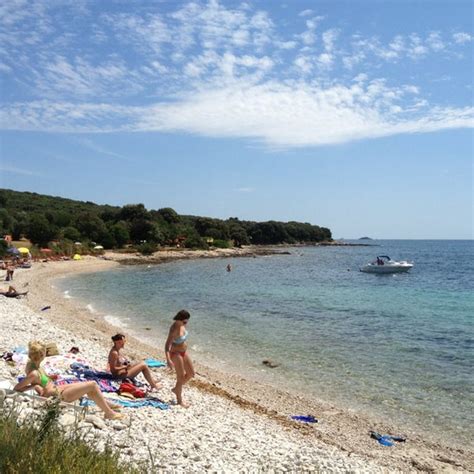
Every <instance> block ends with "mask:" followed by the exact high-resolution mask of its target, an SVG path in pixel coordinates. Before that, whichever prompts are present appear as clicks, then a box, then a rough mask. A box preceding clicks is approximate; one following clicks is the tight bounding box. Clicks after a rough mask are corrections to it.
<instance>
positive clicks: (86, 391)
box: [14, 341, 124, 420]
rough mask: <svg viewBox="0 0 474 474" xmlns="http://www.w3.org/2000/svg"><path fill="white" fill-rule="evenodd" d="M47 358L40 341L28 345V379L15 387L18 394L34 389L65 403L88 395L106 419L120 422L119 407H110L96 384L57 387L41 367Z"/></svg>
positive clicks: (41, 394) (44, 348)
mask: <svg viewBox="0 0 474 474" xmlns="http://www.w3.org/2000/svg"><path fill="white" fill-rule="evenodd" d="M45 357H46V347H45V345H44V344H43V343H41V342H39V341H33V342H30V343H29V344H28V362H27V364H26V377H25V378H24V379H23V380H22V381H21V382H19V383H17V384H16V385H15V387H14V390H17V391H18V392H24V391H26V390H30V389H32V388H33V389H34V390H35V391H36V393H38V394H39V395H40V396H42V397H54V396H56V397H59V399H60V400H61V401H63V402H68V403H69V402H74V401H76V400H79V398H81V397H83V396H84V395H87V396H88V397H89V398H90V399H91V400H93V401H94V402H95V403H96V404H97V406H98V407H99V408H100V409H101V410H102V411H103V412H104V418H105V419H108V420H118V419H120V418H123V417H124V415H122V414H121V413H117V412H115V411H113V410H112V408H118V406H117V405H109V404H108V403H107V402H106V400H105V398H104V397H103V395H102V392H101V391H100V390H99V386H98V385H97V384H96V383H95V382H76V383H72V384H69V385H62V386H60V387H57V386H55V385H54V383H53V381H52V379H51V377H48V375H46V373H45V372H44V370H43V369H42V368H41V367H40V365H41V362H42V361H43V359H44V358H45Z"/></svg>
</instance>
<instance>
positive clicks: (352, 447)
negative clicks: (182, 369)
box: [15, 249, 474, 471]
mask: <svg viewBox="0 0 474 474" xmlns="http://www.w3.org/2000/svg"><path fill="white" fill-rule="evenodd" d="M237 250H240V249H237ZM265 251H266V250H265ZM202 252H204V251H202ZM244 252H245V253H244ZM269 252H271V253H282V252H278V250H277V249H270V250H269ZM271 253H266V254H263V253H262V254H260V255H268V254H271ZM238 255H239V256H247V257H254V256H255V257H257V256H259V255H256V254H255V253H254V252H253V251H252V250H249V249H245V250H244V251H243V252H240V253H239V252H229V251H218V252H217V253H216V254H209V252H207V253H204V254H201V255H200V254H199V253H190V252H189V251H179V252H174V253H173V252H169V253H166V254H163V255H161V256H160V258H158V259H157V258H156V256H155V257H154V258H153V257H152V258H150V257H143V258H142V257H137V259H138V261H139V262H140V263H142V264H157V263H161V262H165V261H170V260H175V259H183V258H184V259H188V258H215V257H230V256H232V257H234V256H238ZM106 257H107V259H100V258H95V257H86V258H85V259H83V260H81V261H77V262H76V261H75V262H72V261H64V262H47V263H37V264H35V265H34V266H33V268H32V269H31V270H25V271H19V272H17V273H16V274H15V285H17V286H18V287H19V288H21V287H22V286H23V285H25V284H26V283H28V289H29V295H28V298H27V299H25V300H23V302H24V303H26V304H27V305H28V306H29V307H30V308H31V309H32V310H33V311H35V312H38V311H39V310H40V309H41V308H43V307H45V306H51V309H49V310H47V311H46V312H44V316H45V317H46V318H47V319H48V320H49V321H50V322H51V323H52V324H54V325H56V326H58V327H61V328H67V329H68V330H70V331H72V332H74V333H77V334H88V336H89V338H90V339H92V340H94V341H95V343H97V344H98V345H100V346H102V347H103V350H104V358H105V354H106V353H107V352H106V351H107V350H108V348H109V347H110V342H109V341H110V336H111V335H112V334H113V333H114V332H117V331H119V330H121V329H122V328H119V327H114V326H113V325H111V324H109V323H107V322H106V321H105V320H103V319H102V318H101V317H100V316H99V315H94V314H91V313H90V312H88V311H87V310H86V309H85V307H84V304H83V302H79V301H77V300H72V299H66V298H64V295H61V294H60V293H59V292H58V291H57V290H56V289H55V288H54V287H53V286H52V285H54V280H55V279H57V278H62V277H65V276H67V275H70V274H76V273H79V272H85V273H87V272H89V273H90V272H96V271H107V270H111V269H114V268H118V266H119V262H120V263H126V264H127V263H130V262H127V257H125V258H123V255H120V256H117V254H113V253H108V254H107V256H106ZM134 263H137V262H134ZM129 339H130V341H129V347H128V350H127V353H128V354H129V355H130V356H131V357H133V358H136V359H142V358H144V357H149V356H153V357H156V358H160V359H163V352H162V350H161V348H160V349H159V350H157V349H156V348H154V347H151V346H149V345H148V344H146V343H145V342H143V341H141V340H138V339H135V338H129ZM26 342H27V341H25V343H26ZM196 362H197V363H196V369H197V373H198V374H199V375H198V376H197V377H196V379H195V380H193V381H192V383H191V386H192V387H194V388H197V389H199V390H200V391H201V392H203V393H207V394H212V395H217V396H218V397H220V398H221V399H223V400H227V401H228V402H231V403H232V404H234V405H236V406H237V407H240V408H241V409H243V410H246V411H250V412H252V413H254V414H256V415H257V416H263V417H266V418H269V419H271V420H273V421H274V422H276V423H277V424H278V425H279V426H280V427H281V428H282V429H284V430H288V431H291V432H298V433H300V434H301V435H303V436H305V437H308V439H311V440H314V442H317V443H322V444H323V445H325V446H326V447H327V450H328V451H331V450H336V451H338V452H345V453H349V454H350V455H357V456H359V457H361V458H363V459H366V460H367V463H368V465H369V464H370V465H371V464H372V463H375V464H376V465H377V466H380V468H381V469H390V470H402V471H406V470H430V471H446V470H448V471H449V470H470V469H473V468H474V465H473V463H472V453H470V452H468V451H467V450H463V449H456V448H453V447H449V446H445V445H443V444H441V443H436V442H432V441H427V440H426V439H424V438H423V436H422V435H420V434H418V433H415V432H412V431H408V432H407V431H406V430H405V431H403V432H401V431H400V430H401V427H399V426H394V425H391V424H387V423H383V422H382V421H381V420H377V419H375V418H372V417H369V416H367V415H365V414H364V415H362V414H360V413H357V412H355V411H352V410H343V409H341V408H340V407H337V406H335V405H333V404H331V403H324V402H321V401H318V400H313V399H306V398H304V397H303V396H297V395H295V394H290V393H288V392H285V391H280V390H277V389H276V388H274V387H269V386H267V385H264V384H258V383H256V382H253V381H252V382H250V381H248V380H246V379H245V378H244V377H241V376H239V375H236V374H228V373H223V372H220V371H218V370H215V369H213V368H210V367H205V366H203V365H201V364H199V361H196ZM169 376H170V375H168V377H169ZM296 413H300V414H301V413H304V414H308V413H311V414H314V416H316V417H317V418H318V419H320V423H318V424H317V425H315V426H308V425H305V424H302V423H296V422H294V421H292V420H290V418H289V415H290V414H296ZM209 429H210V430H211V429H212V427H210V428H209ZM372 429H375V430H376V431H379V432H384V433H390V432H391V433H403V434H404V435H406V436H407V438H408V442H407V443H404V444H403V445H398V446H397V448H396V449H386V448H383V447H380V446H379V445H378V444H377V443H376V442H375V441H374V440H373V439H371V438H370V437H369V436H368V432H369V431H370V430H372ZM368 470H371V469H370V468H369V469H368Z"/></svg>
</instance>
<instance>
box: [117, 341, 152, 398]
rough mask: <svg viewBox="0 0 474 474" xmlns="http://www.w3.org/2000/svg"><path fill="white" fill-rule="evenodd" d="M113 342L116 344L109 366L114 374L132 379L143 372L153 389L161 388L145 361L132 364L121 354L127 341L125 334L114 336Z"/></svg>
mask: <svg viewBox="0 0 474 474" xmlns="http://www.w3.org/2000/svg"><path fill="white" fill-rule="evenodd" d="M112 342H113V343H114V345H113V347H112V349H110V352H109V368H110V372H111V373H112V375H115V376H116V377H119V378H121V379H132V378H134V377H136V376H137V375H138V374H141V373H142V374H143V376H144V377H145V379H146V381H147V382H148V383H149V384H150V385H151V388H152V390H159V389H160V388H161V385H160V384H158V383H157V382H156V381H155V380H154V378H153V375H152V373H151V370H150V369H149V367H148V366H147V365H146V363H145V362H137V363H135V364H132V363H130V361H129V360H127V359H126V358H125V357H123V356H122V355H121V354H120V351H121V349H123V348H124V346H125V342H126V339H125V336H124V335H123V334H115V336H112Z"/></svg>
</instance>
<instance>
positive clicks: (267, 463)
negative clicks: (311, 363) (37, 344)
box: [0, 254, 474, 472]
mask: <svg viewBox="0 0 474 474" xmlns="http://www.w3.org/2000/svg"><path fill="white" fill-rule="evenodd" d="M202 256H203V257H215V256H219V255H202ZM175 257H176V256H173V255H167V256H166V259H168V260H169V259H172V258H175ZM108 258H109V260H104V259H98V258H95V257H87V258H85V259H83V260H81V261H77V262H73V261H62V262H46V263H35V264H34V265H33V267H32V268H31V269H19V270H18V271H17V272H16V273H15V281H14V285H15V286H16V287H17V288H18V289H23V288H25V289H28V291H29V293H28V296H27V297H25V298H22V299H10V298H4V297H2V298H1V299H0V354H1V353H3V352H5V351H10V350H12V348H14V347H17V346H25V347H26V346H27V344H28V341H30V340H33V339H39V340H43V341H48V342H49V341H54V342H55V343H56V344H57V346H58V348H59V351H60V353H66V352H67V351H68V350H69V348H70V347H71V346H77V347H79V348H80V351H81V355H82V356H83V357H85V358H86V359H87V360H88V361H90V363H91V364H92V365H93V366H94V367H95V368H97V369H101V370H104V369H105V364H106V358H107V353H108V349H109V348H110V336H111V335H112V334H114V333H115V332H117V331H119V330H121V329H122V328H117V327H114V326H112V325H110V324H108V323H107V322H106V321H105V320H104V319H103V318H101V317H100V315H95V314H94V315H91V313H90V312H88V311H87V310H86V309H85V307H84V306H83V304H82V303H81V302H79V301H76V300H71V299H65V298H64V297H63V295H62V294H60V293H59V292H57V291H56V290H55V288H54V280H55V279H57V278H60V277H61V276H63V275H67V274H69V273H71V272H95V271H107V270H108V269H111V268H114V267H115V266H116V265H119V263H118V262H117V261H116V256H115V255H113V254H110V255H109V256H108ZM178 258H182V254H180V256H179V257H178ZM184 258H190V257H189V256H186V257H184ZM143 263H147V262H146V261H143ZM152 263H159V262H157V261H156V259H155V260H153V261H152ZM5 285H6V283H5ZM46 306H50V308H49V309H48V310H46V311H40V310H41V308H44V307H46ZM126 354H127V355H128V356H129V357H130V358H131V359H135V360H143V359H144V358H146V357H155V358H157V359H160V360H163V352H162V348H156V347H150V346H148V345H147V344H146V343H145V342H144V341H140V340H136V339H133V338H129V343H128V345H127V348H126ZM191 356H192V354H191ZM195 362H196V371H197V376H196V379H195V380H193V381H192V383H191V384H190V385H189V386H186V387H185V395H186V399H187V400H188V401H189V402H190V404H191V407H190V408H188V409H185V408H182V407H180V406H176V405H173V404H172V401H173V393H172V392H171V388H172V387H173V385H174V374H173V373H171V372H169V371H168V370H167V369H166V368H159V369H154V372H155V376H156V377H157V378H159V379H160V381H161V382H162V384H163V385H164V387H163V389H162V390H161V391H160V398H161V399H162V400H163V401H165V402H167V403H170V408H169V409H167V410H160V409H156V408H150V407H143V408H130V409H128V408H125V409H124V410H123V413H125V414H126V418H125V421H124V420H119V421H105V420H103V418H102V417H101V416H100V414H94V409H91V408H89V409H88V413H87V415H86V416H85V418H84V419H82V420H80V421H79V422H78V423H77V420H76V417H75V416H74V415H73V413H72V410H71V409H70V408H68V407H64V408H63V409H62V415H61V424H62V425H63V426H64V427H65V429H66V430H67V429H68V427H72V426H74V427H75V429H83V430H85V431H87V435H86V439H88V440H89V441H90V442H91V445H93V446H94V447H96V448H97V449H103V447H105V445H106V443H111V444H112V446H113V447H115V448H116V449H117V450H118V451H119V453H120V456H121V458H123V460H126V461H130V462H132V463H134V464H136V465H138V466H141V467H142V468H143V472H150V471H152V470H153V469H156V470H160V471H165V472H166V471H178V472H203V471H210V472H260V471H264V472H287V471H297V472H319V471H321V472H394V471H399V472H410V471H411V472H414V471H430V472H467V471H472V470H474V462H473V458H474V455H473V452H472V451H469V450H468V449H466V450H463V449H459V448H455V447H450V446H445V445H442V444H441V443H436V442H433V441H429V442H428V441H426V440H425V439H424V437H423V435H422V434H421V433H414V432H407V431H404V430H403V427H400V426H390V425H387V424H384V423H383V421H381V420H377V419H373V418H370V417H368V416H367V415H362V414H359V413H357V412H355V411H350V410H342V409H340V408H339V407H337V406H334V405H331V404H328V403H323V402H321V401H319V400H309V399H308V400H307V399H305V398H304V397H303V396H300V397H297V396H295V395H292V394H289V393H286V392H284V391H279V390H278V389H276V388H274V387H269V386H265V385H263V384H262V385H259V384H256V383H255V382H249V381H246V380H245V379H244V378H242V377H240V376H236V375H235V374H230V373H220V372H218V371H216V370H215V369H212V368H210V367H204V366H202V365H200V364H199V361H198V360H197V361H195ZM18 375H19V370H18V368H17V367H14V366H11V365H8V364H6V363H5V362H4V361H3V360H0V380H11V381H14V380H16V377H17V376H18ZM18 398H19V400H20V401H21V403H22V405H24V407H23V409H22V411H21V416H22V417H24V418H26V417H27V416H28V413H29V412H30V411H34V410H38V407H37V406H33V402H32V401H31V400H30V399H28V398H27V397H22V396H21V395H20V396H19V397H18ZM5 403H12V401H11V400H10V401H9V399H8V398H7V399H6V401H5ZM292 414H304V415H306V414H312V415H314V416H315V417H316V418H318V420H319V422H318V423H315V424H304V423H301V422H297V421H293V420H291V418H290V415H292ZM70 429H72V428H70ZM371 429H373V430H376V431H378V432H384V433H390V432H392V433H393V432H396V433H403V434H404V435H405V436H406V437H407V442H405V443H400V444H397V446H395V447H392V448H387V447H384V446H381V445H379V444H378V443H377V442H376V441H375V440H373V439H371V438H370V436H369V435H368V432H369V431H370V430H371Z"/></svg>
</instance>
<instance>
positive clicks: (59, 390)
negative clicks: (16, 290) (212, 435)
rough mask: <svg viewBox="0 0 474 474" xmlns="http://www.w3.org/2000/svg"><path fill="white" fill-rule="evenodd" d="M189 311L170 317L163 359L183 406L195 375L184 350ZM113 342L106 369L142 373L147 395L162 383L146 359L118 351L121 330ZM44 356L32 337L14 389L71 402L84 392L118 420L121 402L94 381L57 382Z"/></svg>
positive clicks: (124, 374) (127, 375) (125, 375)
mask: <svg viewBox="0 0 474 474" xmlns="http://www.w3.org/2000/svg"><path fill="white" fill-rule="evenodd" d="M190 317H191V315H190V314H189V312H188V311H186V310H184V309H183V310H181V311H179V312H178V313H177V314H176V316H175V317H174V318H173V321H174V322H173V324H172V325H171V327H170V330H169V334H168V338H167V339H166V343H165V354H166V362H167V365H168V367H169V368H170V369H172V370H174V371H175V373H176V384H175V386H174V388H172V389H171V390H172V392H173V393H174V394H175V395H176V402H177V404H178V405H181V406H183V407H185V408H187V407H188V406H189V404H188V403H186V402H184V400H183V386H184V385H185V384H186V383H187V382H189V380H191V378H193V377H194V368H193V363H192V361H191V358H190V357H189V354H188V351H187V342H186V341H187V338H188V331H187V330H186V326H187V324H188V322H189V318H190ZM112 342H113V346H112V348H111V349H110V352H109V356H108V364H109V370H110V373H111V375H112V376H113V377H115V378H116V379H117V380H124V379H132V380H133V379H134V378H135V377H136V376H138V375H139V374H143V376H144V377H145V380H146V381H147V382H148V384H149V385H150V387H151V389H150V391H149V392H148V394H149V395H153V394H155V393H157V392H158V391H159V390H160V389H161V388H162V386H161V385H160V384H159V383H158V382H157V381H156V380H155V379H154V378H153V375H152V372H151V370H150V369H149V367H148V366H147V365H146V363H145V362H136V363H132V362H130V361H129V360H128V359H127V358H126V357H124V356H123V355H122V353H121V350H122V349H123V348H124V347H125V343H126V337H125V335H124V334H121V333H119V334H115V335H114V336H112ZM45 357H46V345H45V344H44V343H42V342H40V341H32V342H30V343H29V344H28V361H27V364H26V368H25V372H26V377H25V378H24V379H23V380H21V381H20V382H19V383H17V384H16V385H15V387H14V390H16V391H19V392H24V391H27V390H31V389H33V390H34V391H35V392H36V393H37V394H38V395H40V396H42V397H46V398H49V397H57V398H58V399H59V400H60V401H62V402H68V403H71V402H74V401H76V400H79V399H80V398H81V397H83V396H84V395H87V396H88V397H89V398H90V399H91V400H92V401H94V402H95V403H96V404H97V406H98V407H99V408H100V409H101V410H102V411H103V412H104V418H106V419H110V420H117V419H121V418H123V417H124V415H123V414H122V413H118V410H119V409H120V405H117V404H112V403H110V402H108V401H107V400H106V399H105V398H104V396H103V395H102V392H101V391H100V389H99V386H98V385H97V383H96V382H95V381H90V382H74V383H71V384H68V385H61V386H59V385H58V386H56V385H55V384H54V379H55V377H54V376H50V375H48V374H47V373H46V372H45V371H44V369H43V368H42V367H41V363H42V362H43V360H44V359H45Z"/></svg>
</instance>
